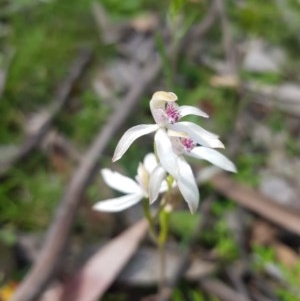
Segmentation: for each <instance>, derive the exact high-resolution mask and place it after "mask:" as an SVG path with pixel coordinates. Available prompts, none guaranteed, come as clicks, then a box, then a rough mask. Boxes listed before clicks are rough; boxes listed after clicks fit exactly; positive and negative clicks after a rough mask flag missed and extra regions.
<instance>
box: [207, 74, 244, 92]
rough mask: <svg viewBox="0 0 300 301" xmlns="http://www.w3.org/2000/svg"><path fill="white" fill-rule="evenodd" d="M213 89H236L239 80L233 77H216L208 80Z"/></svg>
mask: <svg viewBox="0 0 300 301" xmlns="http://www.w3.org/2000/svg"><path fill="white" fill-rule="evenodd" d="M210 84H211V85H212V86H213V87H220V88H234V89H235V88H238V86H239V78H238V77H237V76H235V75H216V76H213V77H212V78H211V79H210Z"/></svg>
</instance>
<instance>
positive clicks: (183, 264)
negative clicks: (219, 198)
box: [156, 197, 213, 301]
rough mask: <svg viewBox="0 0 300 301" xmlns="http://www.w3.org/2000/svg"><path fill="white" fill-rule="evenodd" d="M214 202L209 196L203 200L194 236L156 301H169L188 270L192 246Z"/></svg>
mask: <svg viewBox="0 0 300 301" xmlns="http://www.w3.org/2000/svg"><path fill="white" fill-rule="evenodd" d="M212 202H213V198H212V197H211V198H208V199H207V200H206V201H204V202H203V205H202V206H201V209H200V212H201V218H200V219H199V222H198V224H197V225H196V227H195V229H194V231H193V233H192V236H191V238H190V240H189V242H188V245H187V246H186V248H185V250H184V251H183V252H182V255H181V260H180V262H179V263H178V267H177V270H176V271H175V273H174V275H173V277H172V278H171V279H170V280H169V283H168V285H167V286H165V287H164V288H163V289H162V290H161V291H160V292H159V295H158V297H157V299H156V301H168V300H170V299H171V296H172V292H173V289H174V288H175V287H176V285H177V283H178V281H179V280H180V278H181V276H182V275H184V273H185V272H186V270H187V269H188V266H189V258H190V253H191V249H192V247H193V246H194V245H195V243H196V240H197V238H198V237H199V232H201V230H202V229H203V227H204V225H205V224H206V221H207V218H208V217H209V212H210V209H211V205H212Z"/></svg>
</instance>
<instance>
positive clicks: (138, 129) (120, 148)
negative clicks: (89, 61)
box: [112, 124, 158, 162]
mask: <svg viewBox="0 0 300 301" xmlns="http://www.w3.org/2000/svg"><path fill="white" fill-rule="evenodd" d="M157 129H158V125H157V124H140V125H136V126H134V127H132V128H130V129H129V130H127V131H126V132H125V133H124V134H123V136H122V138H121V139H120V141H119V143H118V145H117V147H116V150H115V153H114V155H113V159H112V161H113V162H115V161H117V160H119V159H120V158H121V157H122V156H123V155H124V153H125V152H126V151H127V150H128V148H129V147H130V145H131V144H132V143H133V142H134V141H135V140H136V139H137V138H139V137H141V136H143V135H147V134H150V133H153V132H155V131H156V130H157Z"/></svg>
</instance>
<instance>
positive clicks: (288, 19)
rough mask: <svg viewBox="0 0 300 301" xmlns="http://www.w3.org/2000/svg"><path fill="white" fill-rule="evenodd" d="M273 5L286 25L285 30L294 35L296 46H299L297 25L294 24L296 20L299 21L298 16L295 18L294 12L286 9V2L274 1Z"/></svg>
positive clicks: (283, 0) (299, 39)
mask: <svg viewBox="0 0 300 301" xmlns="http://www.w3.org/2000/svg"><path fill="white" fill-rule="evenodd" d="M275 4H276V5H277V8H278V11H279V12H280V14H281V16H282V20H283V21H284V22H285V23H286V25H287V28H288V29H289V30H290V31H291V32H292V33H294V34H295V36H296V40H297V42H298V45H300V35H299V24H296V23H295V21H296V20H297V21H298V20H299V18H298V15H297V16H296V15H295V13H296V12H294V11H292V10H291V9H290V8H289V7H288V1H285V0H275Z"/></svg>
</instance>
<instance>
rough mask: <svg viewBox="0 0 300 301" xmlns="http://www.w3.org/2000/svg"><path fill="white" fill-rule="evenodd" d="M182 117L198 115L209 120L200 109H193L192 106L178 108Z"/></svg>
mask: <svg viewBox="0 0 300 301" xmlns="http://www.w3.org/2000/svg"><path fill="white" fill-rule="evenodd" d="M178 110H179V113H180V116H181V117H184V116H187V115H196V116H201V117H204V118H208V117H209V116H208V114H206V113H205V112H204V111H202V110H200V109H199V108H196V107H192V106H180V107H179V108H178Z"/></svg>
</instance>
